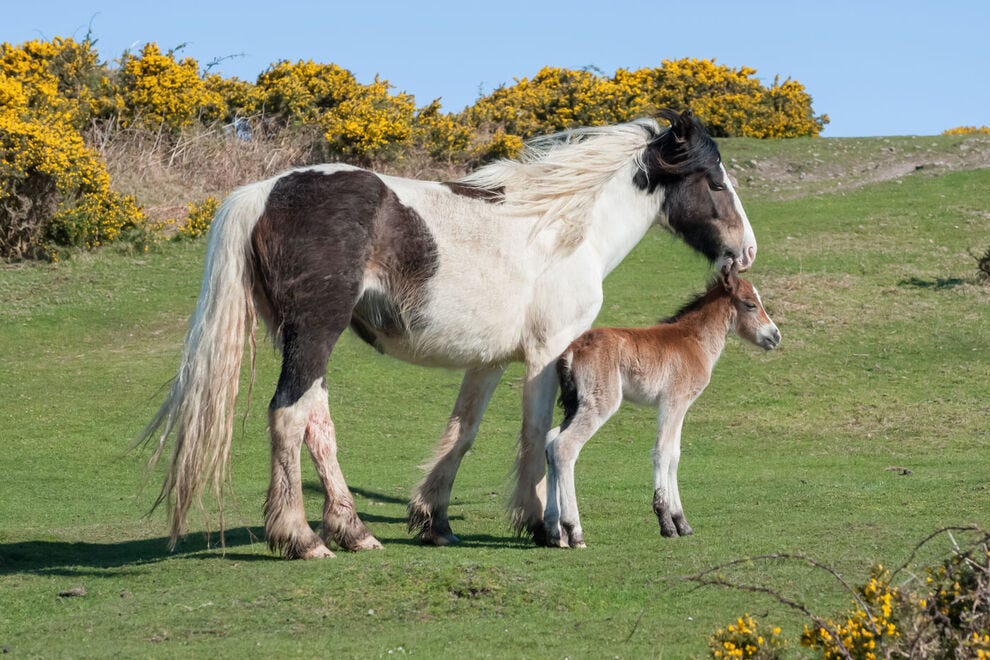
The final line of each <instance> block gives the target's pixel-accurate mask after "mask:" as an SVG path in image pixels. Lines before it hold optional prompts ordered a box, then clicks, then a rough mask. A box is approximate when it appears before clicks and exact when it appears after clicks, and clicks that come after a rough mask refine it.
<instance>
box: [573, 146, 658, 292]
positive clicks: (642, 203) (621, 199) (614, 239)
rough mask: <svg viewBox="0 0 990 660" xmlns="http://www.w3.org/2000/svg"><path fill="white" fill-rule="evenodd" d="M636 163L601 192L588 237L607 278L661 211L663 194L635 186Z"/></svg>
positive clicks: (616, 176) (618, 175)
mask: <svg viewBox="0 0 990 660" xmlns="http://www.w3.org/2000/svg"><path fill="white" fill-rule="evenodd" d="M634 173H635V166H634V165H630V166H629V167H627V168H623V169H622V170H620V171H619V172H618V173H617V174H616V175H615V177H613V178H612V180H611V181H609V183H608V184H607V185H605V186H604V187H603V188H602V190H601V192H600V193H599V195H598V199H597V201H596V203H595V206H594V208H593V209H592V211H591V213H592V216H591V223H590V225H589V227H588V233H587V236H586V240H587V241H588V242H589V243H590V245H591V246H592V247H593V249H594V250H595V253H596V254H597V255H598V258H599V260H600V262H601V266H602V277H603V278H604V277H605V276H606V275H608V274H609V273H610V272H612V270H613V269H614V268H615V267H616V266H618V265H619V263H621V262H622V260H623V259H625V258H626V256H627V255H628V254H629V253H630V252H632V249H633V248H634V247H636V244H637V243H639V242H640V241H641V240H642V239H643V236H645V235H646V232H647V230H649V228H650V227H651V226H652V225H653V223H654V222H655V221H656V219H657V218H658V217H659V214H660V207H661V204H662V202H663V197H662V195H645V194H642V193H641V192H640V191H638V190H637V189H636V188H635V187H634V186H633V175H634Z"/></svg>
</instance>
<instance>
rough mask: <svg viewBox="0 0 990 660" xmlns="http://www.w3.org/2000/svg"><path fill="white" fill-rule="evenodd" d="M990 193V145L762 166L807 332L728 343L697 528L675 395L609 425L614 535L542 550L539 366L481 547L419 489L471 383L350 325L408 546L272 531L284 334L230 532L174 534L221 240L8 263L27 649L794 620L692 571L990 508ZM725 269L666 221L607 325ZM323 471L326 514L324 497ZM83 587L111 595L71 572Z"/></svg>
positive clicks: (476, 483) (352, 418) (8, 352)
mask: <svg viewBox="0 0 990 660" xmlns="http://www.w3.org/2000/svg"><path fill="white" fill-rule="evenodd" d="M825 143H827V144H831V142H829V141H825ZM766 144H768V145H769V146H765V145H764V143H759V144H758V145H756V146H754V145H748V146H747V144H744V143H741V142H732V143H730V145H729V148H727V149H725V151H726V156H727V159H728V158H731V157H735V156H733V155H732V154H733V153H737V152H738V153H742V154H743V156H745V149H755V148H757V146H758V147H759V148H761V149H763V148H766V149H770V148H771V147H772V145H773V144H775V143H766ZM777 144H779V143H777ZM791 145H793V143H791ZM798 146H799V147H801V145H798ZM787 148H791V149H796V148H797V147H794V146H788V147H787ZM801 148H803V147H801ZM732 150H736V151H732ZM743 156H740V158H741V157H743ZM757 158H759V156H757ZM988 188H990V170H979V171H971V172H958V173H949V174H946V175H939V176H931V175H928V174H926V173H925V172H924V170H922V171H921V172H919V173H916V174H910V175H907V176H906V177H904V178H902V179H901V180H900V182H893V181H892V182H887V183H883V184H879V185H871V186H867V187H864V188H861V189H859V190H853V191H846V192H843V193H839V194H833V195H818V196H815V197H813V198H804V199H798V200H791V201H779V200H777V199H776V198H775V197H774V195H772V194H770V193H769V192H768V193H767V194H756V195H754V196H753V197H752V199H748V198H746V197H745V187H744V193H743V194H744V201H746V206H747V211H748V213H749V215H750V218H751V220H752V221H753V224H754V226H755V228H756V231H757V236H758V238H759V241H760V254H759V257H758V260H757V265H756V267H755V269H754V270H753V271H752V272H751V274H750V279H752V280H753V282H754V283H756V284H757V286H758V287H759V288H760V290H761V292H762V294H763V297H764V300H765V302H766V304H767V307H768V309H769V311H770V313H771V315H772V316H774V318H775V320H776V321H777V323H778V325H779V326H780V328H781V331H782V333H783V339H784V340H783V344H782V347H781V348H780V350H779V351H776V352H774V353H770V354H763V353H760V352H757V351H756V350H755V349H752V348H751V347H746V346H742V345H741V344H740V343H739V342H738V341H735V340H733V341H731V342H730V344H729V346H728V348H727V350H726V352H725V354H724V355H723V357H722V360H721V361H720V362H719V364H718V366H717V368H716V370H715V374H714V377H713V379H712V383H711V385H710V386H709V388H708V390H707V391H706V392H705V394H704V395H703V396H702V397H701V399H700V400H699V401H698V402H697V403H696V404H695V406H694V407H693V409H692V410H691V412H690V413H689V415H688V418H687V420H686V423H685V428H684V447H683V458H682V462H681V472H680V483H681V493H682V496H683V498H684V501H685V507H686V511H687V515H688V519H689V520H690V521H691V523H692V525H693V526H694V529H695V535H694V536H692V537H689V538H684V539H676V540H670V539H662V538H660V536H659V533H658V529H657V524H656V520H655V518H654V516H653V514H652V511H651V496H652V493H651V479H652V468H651V464H650V458H649V451H650V449H651V447H652V441H653V435H654V427H653V425H654V415H655V413H654V411H651V410H645V409H638V408H632V407H626V408H624V410H623V411H622V413H621V414H619V415H617V416H616V417H615V418H613V419H612V420H611V421H610V423H609V424H608V425H607V426H606V427H605V428H604V429H603V430H602V431H601V432H600V433H599V434H598V435H597V436H596V437H595V438H594V439H593V440H592V441H591V442H590V443H589V444H588V446H587V447H586V449H585V451H584V452H583V454H582V458H581V460H580V461H579V463H578V475H577V480H578V496H579V498H580V501H581V506H582V514H583V522H584V526H585V532H586V537H587V541H588V543H589V547H588V549H587V550H585V551H552V550H546V549H538V548H533V547H530V546H529V545H528V544H527V543H525V542H523V541H521V540H518V539H515V538H513V537H512V535H511V534H510V533H509V532H508V531H507V523H506V519H505V514H504V506H505V503H506V501H507V499H508V495H509V476H508V475H509V471H510V468H511V463H512V458H513V455H514V451H515V441H516V434H517V431H518V425H519V418H520V413H519V411H520V408H519V406H520V400H519V399H520V394H521V376H522V372H521V370H520V369H519V368H518V367H513V368H512V369H510V371H509V372H508V373H507V375H506V377H505V379H504V381H503V383H502V384H501V385H500V386H499V388H498V391H497V393H496V396H495V398H494V400H493V402H492V405H491V408H490V410H489V412H488V415H487V416H486V419H485V421H484V423H483V424H482V427H481V432H480V434H479V438H478V441H477V443H476V445H475V447H474V448H473V449H472V451H471V453H470V454H469V456H468V457H467V458H466V459H465V462H464V464H463V467H462V470H461V472H460V473H459V475H458V479H457V483H456V484H455V488H454V501H453V503H452V506H451V514H452V523H453V526H454V530H455V532H456V533H457V534H459V535H460V536H461V538H462V539H463V540H464V542H463V543H462V544H461V545H460V546H458V547H452V548H442V549H437V548H424V547H420V546H418V545H417V544H415V543H413V542H412V540H411V539H410V537H409V536H408V534H407V533H406V530H405V522H404V514H405V501H406V497H407V496H408V494H409V492H410V491H411V489H412V487H413V485H414V484H415V483H416V481H417V480H418V478H419V476H420V472H419V469H418V468H417V465H418V464H420V463H422V462H423V461H425V460H426V459H427V458H428V456H429V455H430V452H431V449H432V445H433V443H434V441H435V439H436V438H437V436H438V434H439V432H440V431H441V429H442V427H443V424H444V422H445V419H446V415H447V414H448V413H449V408H450V406H451V405H452V404H453V401H454V398H455V396H456V392H457V387H458V384H459V378H458V375H457V374H455V373H450V372H445V371H439V370H424V369H420V368H416V367H411V366H408V365H405V364H401V363H398V362H395V361H392V360H390V359H387V358H383V357H381V356H378V355H376V354H374V353H373V352H372V351H371V350H370V349H368V348H367V347H365V346H364V345H363V344H361V343H360V342H358V341H357V340H355V339H354V338H353V337H351V336H347V337H346V338H345V339H344V340H343V341H342V342H341V343H340V345H339V347H338V349H337V351H336V352H335V355H334V358H333V360H332V362H331V366H330V372H329V380H330V383H331V395H330V396H331V410H332V412H333V414H334V417H335V421H336V424H337V430H338V435H339V437H340V441H341V448H340V460H341V464H342V466H343V469H344V473H345V475H346V476H347V479H348V482H349V484H350V485H351V487H352V488H353V490H354V492H355V497H356V503H357V506H358V509H359V511H360V513H361V515H362V516H363V518H364V519H365V520H366V521H367V522H368V523H369V525H370V526H371V528H372V529H373V531H374V532H375V533H376V534H377V535H378V537H379V538H380V539H381V540H382V541H383V542H384V543H385V546H386V549H385V551H383V552H378V553H363V554H347V553H340V554H338V556H337V558H336V559H334V560H330V561H323V562H315V563H314V562H286V561H281V560H278V559H276V558H274V557H272V556H271V555H270V554H269V553H268V551H267V549H266V547H265V545H264V543H263V541H259V540H257V539H256V538H254V537H257V536H260V535H261V530H260V525H261V511H260V510H261V505H262V502H263V498H264V493H265V490H266V487H267V483H266V480H267V474H268V466H267V463H268V457H267V444H268V443H267V437H266V434H265V415H264V410H265V404H266V403H267V399H268V397H269V396H270V395H271V392H272V390H273V387H274V382H275V379H276V376H277V361H276V359H275V356H274V355H273V352H272V351H271V350H270V349H269V348H262V350H261V351H260V355H259V370H258V380H257V384H256V386H255V393H254V402H253V403H254V405H253V408H252V410H251V412H250V414H249V416H248V417H247V420H246V422H245V423H244V427H243V431H241V430H240V429H239V430H238V432H237V435H236V436H235V441H234V449H233V454H234V456H233V495H232V496H231V497H230V499H229V501H228V518H229V520H228V525H229V527H230V530H229V532H228V536H227V549H226V553H224V552H222V551H221V550H219V549H218V548H216V547H212V548H211V547H208V546H207V543H206V540H205V536H204V535H203V534H202V533H201V531H200V530H203V529H205V528H206V527H207V525H208V524H209V523H210V522H211V521H210V516H209V515H207V516H205V517H204V516H197V517H194V519H193V520H192V523H191V524H192V527H193V529H194V530H196V531H194V532H193V533H191V534H190V535H189V536H188V537H187V538H186V539H185V540H184V541H183V542H182V543H181V544H180V546H179V548H178V549H177V551H176V552H175V553H172V554H170V553H168V552H167V550H166V541H165V538H164V531H165V526H164V520H163V514H162V512H160V511H159V512H156V513H155V514H153V515H152V516H151V517H150V518H146V517H144V514H145V513H146V511H147V509H148V506H149V505H150V503H151V502H152V501H153V499H154V496H155V494H156V493H157V485H158V482H157V477H154V478H152V480H151V482H150V484H149V485H148V486H147V487H146V488H145V489H144V490H141V489H140V486H141V483H142V475H143V472H142V466H143V461H144V460H145V458H146V456H145V454H144V453H143V452H136V453H128V452H127V451H126V449H127V447H128V443H129V441H130V439H131V438H132V437H134V436H135V435H136V434H137V433H138V431H139V430H140V429H141V427H142V426H143V425H144V423H145V422H146V421H147V420H148V419H149V417H150V416H151V414H152V413H153V411H154V410H155V408H156V407H157V405H158V403H159V401H160V397H161V396H163V394H164V392H163V391H162V390H161V388H162V386H163V385H164V384H165V383H166V382H167V380H168V379H169V378H170V377H171V376H172V375H173V373H174V369H175V367H176V365H177V360H178V356H179V351H180V347H181V341H182V337H183V334H184V330H185V320H186V317H187V315H188V314H189V312H190V311H191V309H192V307H193V304H194V301H195V298H196V295H197V293H198V286H199V285H198V279H199V273H200V269H201V267H202V259H203V252H204V245H203V243H201V242H200V243H180V244H169V245H166V246H163V247H160V248H158V249H156V250H154V251H153V252H151V253H149V254H143V255H139V256H135V255H122V254H118V253H115V252H113V251H106V252H103V253H98V254H92V255H81V256H78V257H76V258H73V259H72V260H70V261H68V262H67V263H63V264H61V265H59V266H58V267H57V268H52V267H48V266H44V265H29V266H20V267H13V266H12V267H6V268H4V269H2V270H0V365H2V370H0V401H2V402H3V403H2V404H0V439H2V443H3V446H2V454H0V647H2V648H4V649H7V650H9V651H10V652H11V653H12V654H13V656H14V657H31V656H46V657H61V656H71V657H92V656H101V657H102V656H107V655H121V656H125V657H133V656H179V655H182V656H187V655H189V654H195V655H197V656H205V655H220V656H224V657H226V656H235V655H240V656H243V655H245V654H251V655H253V656H264V655H277V656H279V657H286V656H320V657H347V656H361V657H377V656H388V655H402V654H417V655H421V656H427V655H443V656H447V657H455V656H498V657H522V656H529V657H555V656H561V657H562V656H571V657H574V656H577V657H602V656H621V657H661V656H662V657H665V658H681V657H690V656H698V655H703V654H704V653H705V648H706V647H705V641H706V638H707V636H708V635H710V634H711V633H712V632H713V631H714V630H715V629H716V628H717V627H719V626H724V625H725V624H727V623H729V622H731V621H732V620H734V619H735V617H736V616H738V615H740V614H742V613H743V612H750V613H752V614H755V615H760V616H762V617H763V618H766V619H769V620H772V621H774V622H777V623H779V624H780V625H782V626H783V627H784V632H785V634H786V635H787V636H788V637H789V638H790V639H791V640H796V639H797V638H798V637H799V635H800V630H801V624H802V621H801V619H800V618H799V617H797V616H796V615H794V614H793V613H792V612H791V611H789V610H787V609H785V608H784V607H783V606H781V605H779V604H778V603H776V602H774V601H773V600H771V599H768V598H763V597H760V596H756V595H752V594H746V593H742V592H738V591H726V590H720V589H717V588H702V589H697V588H694V587H693V586H692V585H691V584H688V583H685V582H684V581H683V580H681V579H680V578H681V577H682V576H686V575H690V574H693V573H696V572H699V571H701V570H704V569H705V568H708V567H710V566H713V565H716V564H719V563H722V562H725V561H728V560H731V559H736V558H739V557H745V556H750V555H756V554H761V553H773V552H803V553H807V554H809V555H811V556H813V557H815V558H817V559H818V560H820V561H823V562H826V563H828V564H830V565H832V566H834V567H835V568H836V569H838V570H839V571H840V572H841V573H842V574H843V575H844V576H846V577H847V578H848V579H849V580H850V581H852V582H857V581H863V580H865V579H866V576H867V574H868V570H869V566H870V565H871V564H872V563H874V562H876V561H883V562H885V563H899V562H900V561H902V560H904V559H905V558H906V557H907V555H908V553H909V552H910V550H911V548H912V547H913V546H914V544H915V542H917V541H918V540H920V539H921V538H922V537H923V536H925V535H926V534H928V533H930V532H931V531H933V530H935V529H937V528H939V527H941V526H943V525H949V524H967V523H977V524H980V525H982V526H983V527H988V526H990V509H988V507H987V502H988V501H990V500H988V495H990V476H988V475H990V452H988V440H990V438H988V430H987V420H988V419H990V399H988V398H987V389H986V387H987V385H986V384H987V380H986V379H987V373H988V371H990V353H988V351H990V307H988V302H990V289H988V288H987V287H986V286H985V285H982V284H980V283H978V282H977V281H976V278H975V274H976V267H975V259H974V258H973V257H972V256H971V254H970V251H971V250H972V251H974V252H975V251H979V252H981V253H982V251H984V250H985V249H986V248H987V247H988V246H990V223H988V221H987V215H986V213H987V201H986V190H987V189H988ZM706 272H707V266H706V264H705V263H703V262H702V261H700V260H698V259H697V258H696V257H694V256H693V255H691V254H689V253H688V251H687V250H686V249H685V248H683V246H681V245H680V244H678V243H676V242H675V241H673V240H672V239H671V238H669V237H667V236H666V235H663V234H661V233H659V232H657V233H651V234H650V235H649V236H648V237H647V238H646V240H644V241H643V243H642V244H641V245H640V246H639V247H638V248H637V249H636V251H635V252H634V253H633V254H632V255H630V257H629V258H628V259H627V260H626V262H625V263H624V264H623V265H622V266H621V267H620V268H619V269H618V270H617V271H616V272H615V273H614V274H613V275H612V276H611V277H610V278H609V280H608V281H607V283H606V302H605V306H604V308H603V313H602V316H601V318H600V319H599V323H600V324H616V323H622V324H643V323H649V322H652V321H653V320H654V319H656V318H658V317H661V316H666V315H669V314H670V313H671V312H673V311H674V310H675V309H676V308H677V307H678V306H679V305H680V304H681V303H682V302H683V301H684V300H685V299H686V298H687V297H689V296H690V295H691V294H692V293H693V292H696V291H697V290H698V289H699V288H700V287H701V286H702V285H703V282H704V279H705V276H706ZM889 467H905V468H908V469H909V470H910V471H911V473H910V474H908V475H902V474H900V473H899V472H896V471H890V470H888V469H887V468H889ZM305 469H306V472H305V474H304V479H305V484H306V495H307V503H308V511H309V512H310V518H311V520H313V522H314V524H315V523H316V519H317V517H318V515H319V510H320V508H319V507H320V501H321V496H320V492H319V487H318V481H317V479H316V477H315V473H314V472H313V470H312V469H311V468H310V467H309V466H308V465H307V466H306V468H305ZM214 526H215V523H214ZM213 540H214V542H215V541H216V536H214V537H213ZM942 549H943V550H944V549H945V548H944V547H943V548H942ZM732 576H733V577H734V579H738V580H740V581H746V582H751V583H760V584H768V585H774V586H775V587H776V588H778V589H780V590H781V591H782V592H784V593H786V594H788V595H789V596H792V597H795V598H799V599H805V600H806V601H807V602H808V604H809V606H810V607H811V609H813V610H814V611H816V612H819V613H823V614H828V613H831V612H834V611H836V610H839V609H843V608H845V607H846V606H847V605H848V601H849V597H848V594H846V593H844V592H843V591H842V590H841V589H840V588H839V587H838V585H836V584H835V583H834V582H833V581H832V580H831V579H830V578H828V577H827V576H825V575H823V574H821V573H820V572H816V571H809V570H807V569H805V568H803V567H800V566H797V565H791V564H779V565H770V564H766V563H760V562H757V563H753V564H749V565H744V566H742V567H740V568H739V569H737V570H736V572H735V573H733V574H732ZM76 586H83V587H84V588H85V589H86V595H85V596H83V597H75V598H70V597H61V598H60V597H59V595H58V594H59V592H61V591H63V590H66V589H70V588H72V587H76Z"/></svg>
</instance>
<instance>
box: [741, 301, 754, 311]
mask: <svg viewBox="0 0 990 660" xmlns="http://www.w3.org/2000/svg"><path fill="white" fill-rule="evenodd" d="M743 304H744V305H746V309H748V310H749V311H751V312H752V311H753V310H755V309H756V303H754V302H749V301H748V300H746V301H744V302H743Z"/></svg>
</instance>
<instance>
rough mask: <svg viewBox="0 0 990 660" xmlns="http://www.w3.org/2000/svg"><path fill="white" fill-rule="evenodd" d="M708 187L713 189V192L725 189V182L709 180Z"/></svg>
mask: <svg viewBox="0 0 990 660" xmlns="http://www.w3.org/2000/svg"><path fill="white" fill-rule="evenodd" d="M708 189H709V190H711V191H713V192H720V191H722V190H725V184H724V183H717V182H715V181H709V182H708Z"/></svg>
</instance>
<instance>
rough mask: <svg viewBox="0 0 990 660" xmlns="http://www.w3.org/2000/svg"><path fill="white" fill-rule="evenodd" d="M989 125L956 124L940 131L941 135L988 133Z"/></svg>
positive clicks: (989, 131) (989, 132)
mask: <svg viewBox="0 0 990 660" xmlns="http://www.w3.org/2000/svg"><path fill="white" fill-rule="evenodd" d="M988 134H990V126H957V127H956V128H950V129H948V130H945V131H942V135H988Z"/></svg>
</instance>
